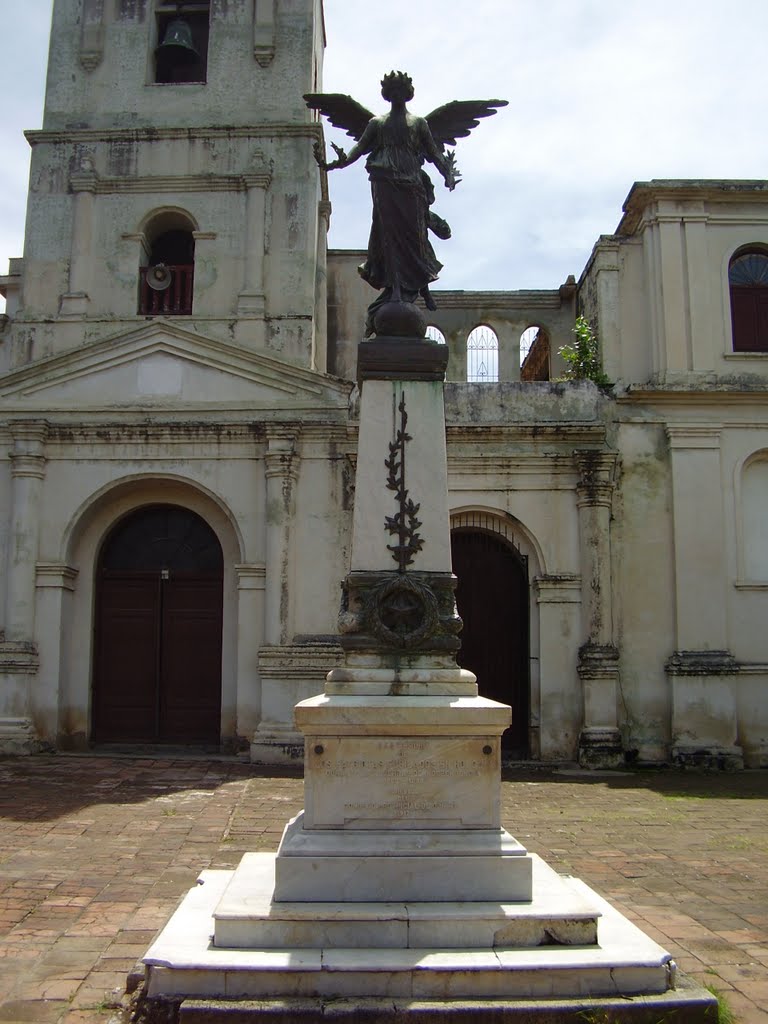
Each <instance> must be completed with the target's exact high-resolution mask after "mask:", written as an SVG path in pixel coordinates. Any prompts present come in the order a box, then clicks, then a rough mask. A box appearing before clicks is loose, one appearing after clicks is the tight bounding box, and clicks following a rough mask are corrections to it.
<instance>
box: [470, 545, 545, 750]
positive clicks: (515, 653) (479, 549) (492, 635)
mask: <svg viewBox="0 0 768 1024" xmlns="http://www.w3.org/2000/svg"><path fill="white" fill-rule="evenodd" d="M451 557H452V560H453V571H454V573H455V574H456V576H457V578H458V585H457V588H456V605H457V607H458V612H459V615H460V616H461V619H462V621H463V623H464V627H463V629H462V631H461V633H460V635H459V637H460V640H461V650H460V651H459V654H458V657H457V660H458V663H459V665H461V667H462V668H467V669H469V670H470V671H472V672H474V673H475V675H476V676H477V684H478V690H479V692H480V696H481V697H488V698H489V699H490V700H498V701H500V702H501V703H502V704H510V705H511V706H512V725H511V727H510V728H509V729H507V730H506V732H505V733H504V734H503V736H502V749H503V750H504V752H505V754H506V755H507V756H508V757H512V758H516V759H524V758H527V757H528V756H529V740H528V726H529V719H530V668H529V663H530V654H529V625H528V623H529V606H528V600H529V599H528V566H527V562H526V559H525V558H524V557H523V556H522V555H520V553H519V552H518V551H517V550H516V549H515V548H513V547H512V546H511V545H510V544H509V543H508V542H507V541H506V540H505V539H504V538H503V537H500V536H499V535H498V534H494V533H492V532H491V531H488V530H482V529H473V528H467V527H458V528H457V529H455V530H453V531H452V532H451Z"/></svg>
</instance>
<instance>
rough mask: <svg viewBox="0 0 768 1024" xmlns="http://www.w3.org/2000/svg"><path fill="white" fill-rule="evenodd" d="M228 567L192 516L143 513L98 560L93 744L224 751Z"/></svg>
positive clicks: (119, 530) (128, 521)
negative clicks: (181, 746)
mask: <svg viewBox="0 0 768 1024" xmlns="http://www.w3.org/2000/svg"><path fill="white" fill-rule="evenodd" d="M222 580H223V558H222V552H221V547H220V545H219V542H218V539H217V538H216V535H215V534H214V533H213V531H212V530H211V528H210V527H209V526H208V524H207V523H206V522H205V521H204V520H203V519H201V518H200V516H198V515H196V514H195V513H193V512H190V511H189V510H187V509H182V508H177V507H175V506H169V505H165V506H155V507H150V508H144V509H141V510H140V511H138V512H135V513H133V514H131V515H130V516H128V517H126V518H125V519H123V520H122V521H121V522H120V523H119V524H118V526H117V527H116V528H115V529H114V530H113V531H112V533H111V534H110V536H109V537H108V539H107V541H106V543H105V545H104V547H103V549H102V552H101V557H100V559H99V566H98V578H97V590H96V594H97V597H96V629H95V650H94V678H93V721H92V736H93V739H94V740H95V741H96V742H101V743H110V742H111V743H206V744H211V743H214V744H215V743H218V742H219V738H220V722H221V619H222Z"/></svg>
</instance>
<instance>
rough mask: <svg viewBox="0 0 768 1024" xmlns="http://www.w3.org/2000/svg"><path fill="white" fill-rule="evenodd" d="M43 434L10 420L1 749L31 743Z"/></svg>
mask: <svg viewBox="0 0 768 1024" xmlns="http://www.w3.org/2000/svg"><path fill="white" fill-rule="evenodd" d="M47 433H48V425H47V423H45V422H44V421H41V420H15V421H12V422H11V424H10V434H11V438H12V441H13V446H12V449H11V452H10V461H11V517H10V529H9V542H8V560H7V563H6V576H5V587H6V602H5V608H6V622H5V632H4V635H3V637H2V640H0V682H1V683H2V686H1V688H0V752H3V753H12V754H13V753H30V752H31V751H32V750H33V749H34V748H35V746H36V741H35V731H34V728H33V726H32V722H31V717H30V703H29V681H30V677H31V676H34V675H36V674H37V671H38V667H39V655H38V651H37V646H36V644H35V641H34V629H35V563H36V560H37V546H38V530H39V516H40V492H41V487H42V481H43V478H44V476H45V441H46V437H47Z"/></svg>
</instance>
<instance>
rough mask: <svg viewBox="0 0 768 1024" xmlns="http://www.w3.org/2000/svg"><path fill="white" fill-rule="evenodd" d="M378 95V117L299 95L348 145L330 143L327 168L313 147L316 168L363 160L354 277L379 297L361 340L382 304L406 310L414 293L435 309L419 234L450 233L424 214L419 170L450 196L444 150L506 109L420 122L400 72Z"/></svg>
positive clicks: (451, 113)
mask: <svg viewBox="0 0 768 1024" xmlns="http://www.w3.org/2000/svg"><path fill="white" fill-rule="evenodd" d="M381 95H382V96H383V98H384V99H385V100H387V101H388V102H389V103H390V104H391V109H390V111H389V113H387V114H381V115H379V116H374V115H373V114H372V113H371V112H370V110H366V108H365V107H363V106H362V105H361V104H360V103H358V102H357V101H356V100H353V99H352V97H351V96H344V95H342V94H341V93H308V94H307V95H306V96H305V97H304V99H305V100H306V102H307V106H309V107H311V108H312V109H314V110H319V111H320V113H321V114H324V115H325V116H326V117H327V118H328V120H329V121H330V122H331V124H332V125H334V126H335V127H337V128H343V129H344V130H345V131H346V133H347V135H350V136H351V137H352V138H353V139H355V140H356V144H355V145H354V146H353V147H352V149H351V150H350V151H349V153H345V152H344V150H343V149H342V148H341V147H340V146H336V145H335V144H333V143H331V145H332V146H333V148H334V150H335V152H336V155H337V159H336V160H334V161H333V162H332V163H326V162H325V159H324V154H323V153H322V150H321V148H320V145H319V144H317V145H316V147H315V157H316V159H317V162H318V164H319V165H320V166H321V167H322V168H323V169H324V170H326V171H332V170H335V169H336V168H338V167H346V166H348V165H349V164H352V163H354V162H355V161H356V160H358V159H359V158H360V157H361V156H364V155H365V156H367V158H368V159H367V160H366V169H367V171H368V176H369V178H370V181H371V194H372V197H373V221H372V225H371V234H370V238H369V240H368V258H367V260H366V261H365V263H363V264H362V266H361V267H360V268H359V271H360V275H361V276H362V277H363V278H364V280H366V281H367V282H368V283H369V284H370V285H372V287H374V288H378V289H379V290H380V291H381V294H380V295H379V296H378V297H377V298H376V299H375V301H374V302H373V303H371V305H370V306H369V308H368V322H367V324H366V332H365V333H366V337H370V336H371V335H372V334H373V333H375V332H376V333H379V331H377V327H376V315H377V313H378V312H379V311H380V310H381V309H382V307H384V306H385V305H387V304H391V303H397V304H402V303H407V304H413V303H414V302H415V301H416V299H417V298H418V296H419V295H421V296H422V298H423V299H424V301H425V304H426V306H427V308H428V309H435V308H436V306H435V303H434V300H433V298H432V296H431V294H430V291H429V286H430V284H431V283H432V282H433V281H436V280H437V276H438V273H439V271H440V270H441V269H442V264H441V263H439V262H438V260H437V258H436V257H435V253H434V250H433V248H432V245H431V243H430V241H429V237H428V233H427V232H428V230H431V231H433V232H434V233H435V234H436V235H437V236H438V238H450V235H451V229H450V227H449V226H448V224H447V223H446V222H445V221H444V220H443V219H442V218H441V217H438V216H437V214H435V213H433V212H432V211H431V210H430V206H431V205H432V203H433V202H434V201H435V191H434V188H433V186H432V182H431V180H430V178H429V175H428V174H427V173H426V172H425V171H424V170H423V165H424V161H425V160H428V161H429V162H430V163H432V164H434V166H435V167H436V168H437V169H438V171H439V172H440V174H441V175H442V176H443V179H444V181H445V184H446V187H447V188H448V189H450V190H451V191H452V190H453V189H454V188H455V187H456V185H457V183H458V182H459V181H460V180H461V175H460V174H459V172H458V170H457V167H456V161H455V155H454V151H453V150H448V151H446V150H445V146H446V144H449V143H450V144H451V145H454V146H455V145H456V139H457V138H463V137H464V136H467V135H469V133H470V132H471V131H472V129H473V128H475V127H477V125H478V123H479V122H478V118H481V117H489V116H490V115H491V114H495V113H496V109H497V108H498V107H504V106H506V105H507V104H506V100H463V101H460V100H454V102H452V103H446V104H445V105H444V106H442V107H438V108H437V110H433V111H432V113H431V114H429V115H427V117H418V116H417V115H415V114H411V113H410V111H409V110H408V108H407V107H406V103H407V102H408V101H409V100H411V99H412V98H413V83H412V82H411V79H410V77H409V76H408V75H406V74H404V73H403V72H402V71H392V72H390V74H388V75H385V76H384V78H383V80H382V83H381ZM422 319H423V318H422Z"/></svg>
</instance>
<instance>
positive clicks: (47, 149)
mask: <svg viewBox="0 0 768 1024" xmlns="http://www.w3.org/2000/svg"><path fill="white" fill-rule="evenodd" d="M51 39H52V41H53V42H52V45H51V50H50V56H49V65H48V79H47V89H46V100H45V113H44V120H43V127H42V130H40V131H33V132H30V133H29V134H28V138H29V141H30V144H31V146H32V151H33V152H32V169H31V181H30V192H29V202H28V210H27V225H26V243H25V252H24V259H23V263H22V265H21V267H20V268H19V269H20V273H19V275H18V287H17V292H18V294H17V295H16V296H14V297H10V296H9V300H10V302H9V305H13V308H14V309H15V317H14V326H13V332H12V344H11V346H10V352H9V355H8V357H7V358H8V360H9V363H10V365H9V366H8V369H14V368H18V367H20V366H22V365H24V364H26V363H29V362H34V361H36V360H37V359H39V358H41V357H43V356H50V355H56V354H63V353H65V352H68V351H71V350H72V349H76V348H78V347H80V346H82V344H83V343H84V342H88V341H96V340H98V339H100V338H104V337H107V336H112V335H118V334H119V333H120V332H121V331H124V330H131V329H134V330H135V327H136V323H137V322H139V323H144V322H145V320H146V319H147V318H158V317H160V318H168V319H171V318H172V319H173V320H174V321H176V322H177V324H182V325H183V326H184V327H185V328H186V329H188V330H191V331H194V332H197V333H200V334H203V335H205V336H207V337H209V338H213V339H220V340H222V341H227V342H229V343H231V342H233V341H234V342H235V343H236V344H238V345H241V346H244V347H246V348H248V349H251V350H256V351H263V352H264V353H266V354H268V355H271V356H274V357H276V358H278V359H280V360H283V361H285V362H287V363H291V364H294V365H296V366H299V367H303V368H306V369H318V370H324V369H325V327H324V322H325V318H324V315H323V316H318V315H317V310H323V309H324V308H325V294H324V281H325V273H324V263H325V234H326V220H327V211H328V205H327V202H325V201H324V199H323V196H322V195H321V194H320V189H321V182H320V175H319V174H318V171H317V167H316V165H315V162H314V158H313V152H312V150H313V144H314V142H315V140H316V139H317V138H318V137H319V127H318V125H317V123H316V122H315V121H313V115H312V114H311V113H310V112H309V111H308V110H307V109H306V106H305V104H304V102H303V99H302V96H303V94H304V93H305V92H309V91H315V90H317V89H318V88H320V85H321V75H322V60H323V49H324V29H323V14H322V0H280V2H279V3H278V0H178V2H177V0H173V2H166V0H54V6H53V23H52V34H51Z"/></svg>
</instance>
